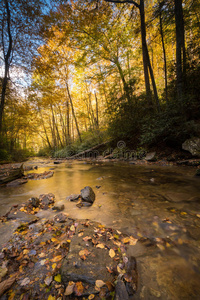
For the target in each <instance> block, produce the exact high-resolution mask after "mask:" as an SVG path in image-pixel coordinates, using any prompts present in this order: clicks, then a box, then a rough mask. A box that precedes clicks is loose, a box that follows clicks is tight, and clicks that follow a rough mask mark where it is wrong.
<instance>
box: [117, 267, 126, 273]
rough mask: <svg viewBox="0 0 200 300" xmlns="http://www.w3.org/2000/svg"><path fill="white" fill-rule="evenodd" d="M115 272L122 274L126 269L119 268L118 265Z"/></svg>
mask: <svg viewBox="0 0 200 300" xmlns="http://www.w3.org/2000/svg"><path fill="white" fill-rule="evenodd" d="M117 272H118V273H119V274H121V275H124V274H125V273H126V271H125V270H124V269H121V268H120V267H119V265H118V266H117Z"/></svg>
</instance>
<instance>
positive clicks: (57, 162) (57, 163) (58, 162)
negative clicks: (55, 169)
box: [53, 160, 62, 165]
mask: <svg viewBox="0 0 200 300" xmlns="http://www.w3.org/2000/svg"><path fill="white" fill-rule="evenodd" d="M53 163H54V165H59V164H61V163H62V161H58V160H55V161H54V162H53Z"/></svg>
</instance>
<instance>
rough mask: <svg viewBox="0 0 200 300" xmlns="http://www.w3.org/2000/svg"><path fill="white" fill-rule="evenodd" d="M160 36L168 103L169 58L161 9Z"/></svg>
mask: <svg viewBox="0 0 200 300" xmlns="http://www.w3.org/2000/svg"><path fill="white" fill-rule="evenodd" d="M159 20H160V35H161V41H162V48H163V60H164V76H165V100H166V102H167V103H168V84H167V58H166V51H165V41H164V34H163V22H162V12H161V7H160V14H159Z"/></svg>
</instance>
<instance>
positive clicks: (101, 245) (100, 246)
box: [96, 244, 105, 249]
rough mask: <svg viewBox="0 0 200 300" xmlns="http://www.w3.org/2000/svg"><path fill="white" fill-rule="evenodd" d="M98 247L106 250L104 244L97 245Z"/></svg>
mask: <svg viewBox="0 0 200 300" xmlns="http://www.w3.org/2000/svg"><path fill="white" fill-rule="evenodd" d="M96 247H97V248H100V249H103V248H105V246H104V244H98V245H96Z"/></svg>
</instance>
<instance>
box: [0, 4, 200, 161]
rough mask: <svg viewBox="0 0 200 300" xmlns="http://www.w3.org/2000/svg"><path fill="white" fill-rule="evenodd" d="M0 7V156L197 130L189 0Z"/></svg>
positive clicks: (176, 140) (194, 33)
mask: <svg viewBox="0 0 200 300" xmlns="http://www.w3.org/2000/svg"><path fill="white" fill-rule="evenodd" d="M0 6H1V7H0V11H1V13H0V30H1V43H0V56H1V60H0V71H1V73H0V76H1V78H0V86H1V88H0V91H1V102H0V156H1V159H8V157H10V156H12V158H13V157H15V156H19V155H18V154H19V152H20V151H21V152H24V153H27V154H31V153H32V154H37V153H40V154H41V155H42V154H44V155H45V154H48V155H49V154H50V155H54V156H60V157H62V156H63V157H66V156H68V155H71V154H74V153H76V152H79V151H82V150H85V149H87V148H90V147H92V146H94V145H97V144H99V143H101V142H103V141H106V140H109V139H118V140H119V139H123V140H125V141H127V143H128V144H130V145H132V146H134V147H136V148H137V147H142V146H144V145H145V146H151V145H155V144H162V143H164V144H166V145H169V146H172V147H181V144H182V143H183V142H184V141H185V140H186V139H187V138H190V137H193V136H199V134H200V99H199V95H200V84H199V77H200V65H199V58H200V57H199V54H200V49H199V45H200V30H199V28H200V23H199V22H200V19H199V10H200V1H199V0H173V1H171V0H164V1H161V0H148V1H144V0H136V1H132V0H122V1H120V0H86V1H85V0H84V1H83V0H77V1H73V0H70V1H61V0H60V1H59V0H57V1H47V0H46V1H45V0H40V1H36V0H31V1H25V0H13V1H10V0H1V3H0ZM13 153H15V155H13ZM16 153H18V154H17V155H16Z"/></svg>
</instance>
